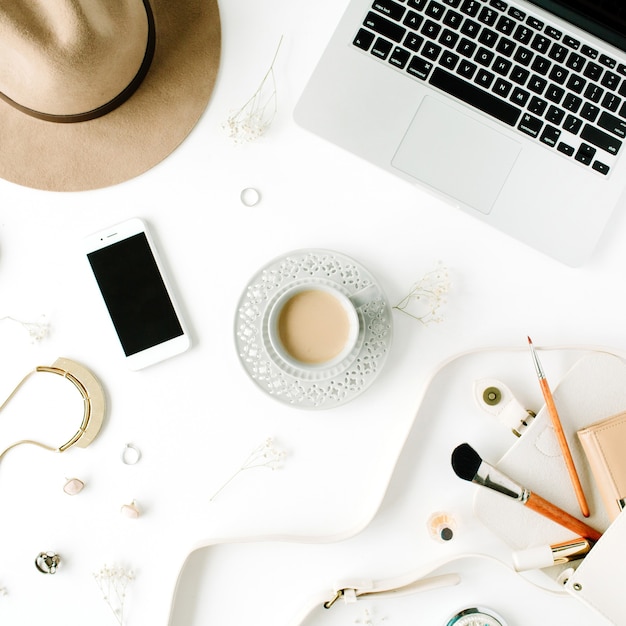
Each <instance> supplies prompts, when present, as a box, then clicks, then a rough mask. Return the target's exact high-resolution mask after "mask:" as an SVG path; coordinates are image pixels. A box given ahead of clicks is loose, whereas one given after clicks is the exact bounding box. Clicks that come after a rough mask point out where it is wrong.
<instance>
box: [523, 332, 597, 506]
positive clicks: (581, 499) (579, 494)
mask: <svg viewBox="0 0 626 626" xmlns="http://www.w3.org/2000/svg"><path fill="white" fill-rule="evenodd" d="M528 345H529V346H530V352H531V354H532V357H533V361H534V363H535V369H536V370H537V377H538V378H539V385H540V386H541V392H542V393H543V397H544V399H545V401H546V407H547V409H548V414H549V415H550V419H551V420H552V426H553V428H554V432H555V434H556V438H557V441H558V442H559V447H560V448H561V452H562V454H563V459H564V460H565V465H566V467H567V471H568V473H569V476H570V480H571V481H572V485H573V486H574V492H575V494H576V499H577V500H578V505H579V506H580V511H581V513H582V514H583V515H584V516H585V517H589V505H588V504H587V500H586V499H585V494H584V492H583V488H582V485H581V484H580V479H579V478H578V473H577V472H576V466H575V465H574V459H573V458H572V453H571V452H570V449H569V445H568V444H567V439H566V438H565V433H564V432H563V426H562V425H561V420H560V418H559V414H558V413H557V410H556V406H555V405H554V398H553V397H552V392H551V391H550V387H549V385H548V381H547V380H546V375H545V374H544V371H543V368H542V367H541V363H540V362H539V359H538V357H537V352H536V351H535V348H534V346H533V342H532V341H531V339H530V337H528Z"/></svg>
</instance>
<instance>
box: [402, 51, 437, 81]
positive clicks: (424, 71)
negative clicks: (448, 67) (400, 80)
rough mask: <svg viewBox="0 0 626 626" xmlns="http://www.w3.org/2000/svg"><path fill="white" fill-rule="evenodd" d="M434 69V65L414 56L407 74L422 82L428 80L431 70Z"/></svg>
mask: <svg viewBox="0 0 626 626" xmlns="http://www.w3.org/2000/svg"><path fill="white" fill-rule="evenodd" d="M432 69H433V64H432V63H430V62H429V61H426V60H424V59H420V58H419V57H416V56H414V57H413V58H412V59H411V62H410V63H409V65H408V67H407V68H406V71H407V73H409V74H411V76H415V77H416V78H419V79H420V80H426V79H427V78H428V74H430V70H432Z"/></svg>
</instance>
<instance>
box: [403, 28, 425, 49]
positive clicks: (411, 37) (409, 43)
mask: <svg viewBox="0 0 626 626" xmlns="http://www.w3.org/2000/svg"><path fill="white" fill-rule="evenodd" d="M423 43H424V38H423V37H420V35H417V34H415V33H409V34H408V35H407V36H406V37H405V38H404V44H403V45H404V47H405V48H408V49H409V50H412V51H413V52H417V51H418V50H419V49H420V46H421V45H422V44H423Z"/></svg>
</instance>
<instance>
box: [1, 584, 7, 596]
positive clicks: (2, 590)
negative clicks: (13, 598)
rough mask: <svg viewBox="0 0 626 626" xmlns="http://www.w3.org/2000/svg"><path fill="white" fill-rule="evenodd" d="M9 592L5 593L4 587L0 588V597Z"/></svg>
mask: <svg viewBox="0 0 626 626" xmlns="http://www.w3.org/2000/svg"><path fill="white" fill-rule="evenodd" d="M8 593H9V592H8V591H7V588H6V587H2V586H0V597H2V596H6V595H7V594H8Z"/></svg>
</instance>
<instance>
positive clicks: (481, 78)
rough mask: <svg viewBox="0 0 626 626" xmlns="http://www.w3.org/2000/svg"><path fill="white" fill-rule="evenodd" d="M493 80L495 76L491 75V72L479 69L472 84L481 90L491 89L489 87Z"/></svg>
mask: <svg viewBox="0 0 626 626" xmlns="http://www.w3.org/2000/svg"><path fill="white" fill-rule="evenodd" d="M494 78H495V75H494V74H492V73H491V72H488V71H487V70H485V69H480V70H478V74H476V78H475V79H474V82H475V83H476V84H477V85H479V86H480V87H482V88H483V89H489V87H491V85H492V84H493V79H494Z"/></svg>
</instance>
